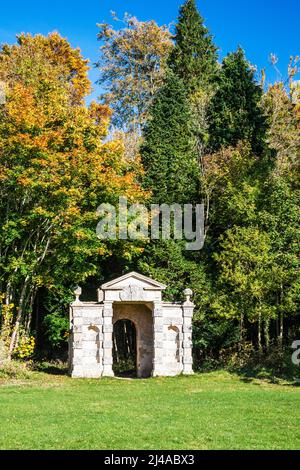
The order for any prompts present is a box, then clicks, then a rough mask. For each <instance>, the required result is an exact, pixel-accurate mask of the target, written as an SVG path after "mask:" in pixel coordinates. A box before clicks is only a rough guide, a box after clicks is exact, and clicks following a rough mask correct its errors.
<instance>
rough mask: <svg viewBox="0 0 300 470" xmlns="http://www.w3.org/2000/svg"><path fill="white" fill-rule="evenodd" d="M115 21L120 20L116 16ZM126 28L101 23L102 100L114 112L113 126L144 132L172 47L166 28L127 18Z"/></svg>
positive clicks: (98, 65)
mask: <svg viewBox="0 0 300 470" xmlns="http://www.w3.org/2000/svg"><path fill="white" fill-rule="evenodd" d="M113 18H114V20H116V21H118V19H117V17H116V15H115V14H114V13H113ZM123 23H124V25H125V26H124V27H123V28H121V29H117V30H116V29H114V28H113V26H111V25H109V24H100V25H99V28H100V33H99V34H98V39H99V40H100V41H101V43H102V46H101V57H100V60H99V62H98V63H97V67H98V68H99V70H100V72H101V75H100V78H99V81H98V82H99V84H101V85H102V86H103V87H104V89H105V93H104V94H102V96H101V99H102V101H103V102H104V103H105V104H108V105H109V106H110V107H111V108H112V109H113V111H114V114H113V119H112V123H113V124H114V125H115V126H117V127H118V128H120V129H123V130H131V131H132V130H135V131H137V132H138V133H140V130H141V127H142V126H143V124H144V122H145V120H146V118H147V115H148V109H149V105H150V103H151V101H152V99H153V97H154V95H155V93H156V91H157V90H158V89H159V88H160V86H161V85H162V83H163V78H164V73H165V67H166V60H167V57H168V55H169V52H170V49H171V47H172V41H171V34H170V32H169V30H168V28H167V27H166V26H158V25H157V24H156V23H155V21H148V22H147V21H146V22H145V21H138V19H137V18H135V17H133V16H130V15H125V17H124V19H123Z"/></svg>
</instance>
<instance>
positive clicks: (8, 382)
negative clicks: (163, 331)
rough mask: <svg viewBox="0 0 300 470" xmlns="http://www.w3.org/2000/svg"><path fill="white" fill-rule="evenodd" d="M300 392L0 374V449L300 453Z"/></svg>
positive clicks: (220, 375) (236, 382) (220, 380)
mask: <svg viewBox="0 0 300 470" xmlns="http://www.w3.org/2000/svg"><path fill="white" fill-rule="evenodd" d="M299 422H300V388H299V387H297V386H293V385H292V384H289V383H287V382H286V383H284V382H282V383H280V384H272V383H269V382H268V381H264V380H258V379H253V380H252V379H250V378H242V377H239V376H237V375H234V374H230V373H228V372H224V371H218V372H211V373H203V374H196V375H194V376H192V377H175V378H156V379H147V380H127V379H101V380H86V379H70V378H69V377H67V376H64V375H50V374H47V373H43V372H30V373H27V374H25V375H24V376H21V377H19V376H17V377H13V376H9V377H8V376H5V375H2V378H1V374H0V448H1V449H109V450H110V449H111V450H113V449H121V450H125V449H146V450H154V449H157V450H161V449H176V450H181V449H300V426H299Z"/></svg>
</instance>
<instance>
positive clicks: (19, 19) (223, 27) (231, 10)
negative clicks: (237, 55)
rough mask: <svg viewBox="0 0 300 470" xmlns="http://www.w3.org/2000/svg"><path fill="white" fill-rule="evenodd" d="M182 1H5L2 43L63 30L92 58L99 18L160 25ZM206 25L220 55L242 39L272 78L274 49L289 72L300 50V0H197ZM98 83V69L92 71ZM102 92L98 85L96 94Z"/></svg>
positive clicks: (173, 15)
mask: <svg viewBox="0 0 300 470" xmlns="http://www.w3.org/2000/svg"><path fill="white" fill-rule="evenodd" d="M182 3H183V1H182V0H149V1H147V0H26V1H24V0H11V1H1V6H0V15H1V16H0V17H1V22H0V43H3V42H8V43H12V42H14V38H15V34H16V33H19V32H31V33H43V34H47V33H48V32H50V31H54V30H56V31H59V32H60V33H61V34H62V35H63V36H64V37H67V38H68V39H69V40H70V42H71V44H72V45H73V46H76V47H80V48H81V50H82V53H83V55H84V56H85V57H87V58H89V59H90V60H91V62H92V63H94V62H95V61H96V60H97V57H98V50H99V44H98V43H97V40H96V34H97V28H96V23H100V22H101V21H103V20H105V21H109V20H110V11H111V10H114V11H116V12H117V14H118V16H122V15H123V13H124V12H128V13H131V14H133V15H135V16H137V17H138V18H139V19H141V20H149V19H155V20H156V21H157V22H158V23H160V24H169V23H170V22H172V21H175V20H176V18H177V14H178V7H179V5H180V4H182ZM198 6H199V8H200V11H201V13H202V15H203V16H204V17H205V22H206V25H207V26H208V27H209V28H210V30H211V32H212V33H213V35H214V36H215V42H216V44H217V45H218V46H219V48H220V54H221V56H223V55H226V54H227V53H228V52H229V51H232V50H234V49H236V47H237V45H238V44H240V45H241V46H242V47H243V48H244V49H245V50H246V53H247V57H248V59H249V60H250V61H251V62H252V63H253V64H255V65H257V66H258V68H259V69H262V68H263V67H266V68H267V74H268V77H269V80H274V78H276V77H275V74H274V72H273V71H272V70H271V67H270V65H269V64H268V56H269V54H270V53H271V52H274V53H276V55H277V56H278V57H279V59H280V62H279V68H280V69H281V70H282V72H283V73H285V71H286V68H287V63H288V60H289V56H290V55H297V54H298V55H300V35H299V29H300V28H299V18H300V0H288V1H284V0H198ZM90 78H91V80H92V81H93V82H95V81H96V79H97V71H95V70H93V71H91V73H90ZM97 95H99V88H98V87H97V86H96V85H94V92H93V97H96V96H97Z"/></svg>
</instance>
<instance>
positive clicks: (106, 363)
mask: <svg viewBox="0 0 300 470" xmlns="http://www.w3.org/2000/svg"><path fill="white" fill-rule="evenodd" d="M112 320H113V304H112V302H108V301H105V302H104V307H103V372H102V376H103V377H113V376H114V372H113V368H112V366H113V353H112V351H113V341H112V334H113V322H112Z"/></svg>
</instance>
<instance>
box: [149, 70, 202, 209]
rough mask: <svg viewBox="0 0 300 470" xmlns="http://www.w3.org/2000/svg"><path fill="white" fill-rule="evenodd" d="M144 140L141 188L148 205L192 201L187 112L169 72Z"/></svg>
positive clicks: (193, 167)
mask: <svg viewBox="0 0 300 470" xmlns="http://www.w3.org/2000/svg"><path fill="white" fill-rule="evenodd" d="M144 137H145V142H144V145H143V146H142V149H141V156H142V163H143V165H144V169H145V176H144V186H145V188H146V189H149V190H151V191H152V195H153V197H152V202H156V203H166V204H168V203H169V204H171V203H179V204H184V203H192V202H193V201H195V197H196V193H197V183H198V165H197V157H196V151H195V141H194V137H193V131H192V119H191V113H190V108H189V103H188V100H187V95H186V91H185V88H184V84H183V82H182V80H181V79H180V78H178V77H177V76H176V75H175V74H174V73H173V72H171V71H170V72H169V73H168V75H167V77H166V82H165V85H164V86H163V87H162V88H161V90H160V91H159V92H158V94H157V96H156V98H155V100H154V102H153V104H152V108H151V118H150V120H149V122H148V124H147V126H146V128H145V131H144Z"/></svg>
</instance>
